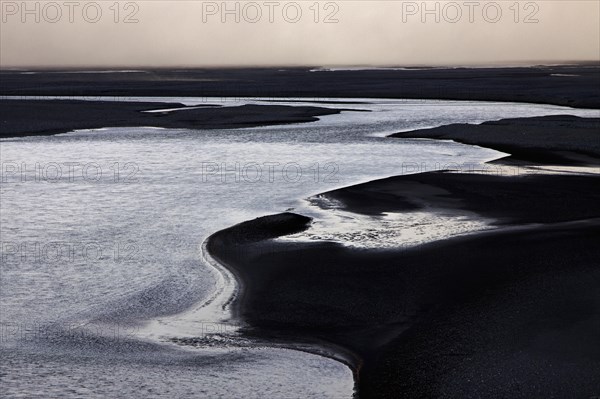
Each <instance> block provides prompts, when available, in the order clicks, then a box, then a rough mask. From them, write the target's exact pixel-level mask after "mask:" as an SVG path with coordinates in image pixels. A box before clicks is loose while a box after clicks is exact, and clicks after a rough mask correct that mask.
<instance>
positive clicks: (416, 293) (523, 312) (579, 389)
mask: <svg viewBox="0 0 600 399" xmlns="http://www.w3.org/2000/svg"><path fill="white" fill-rule="evenodd" d="M567 119H568V120H569V123H567V124H565V125H564V126H561V123H560V122H559V123H556V120H553V119H552V118H550V119H546V118H542V119H539V118H532V119H528V120H522V121H509V122H506V123H508V124H510V126H509V128H508V129H507V130H506V132H507V133H506V134H507V135H506V136H502V135H498V134H493V135H491V138H489V137H488V136H490V135H489V134H488V133H489V130H488V128H489V126H488V125H483V126H482V127H479V128H478V127H477V126H475V127H473V128H469V129H471V130H469V133H470V134H467V133H464V131H463V130H461V129H459V130H457V131H458V132H460V133H461V134H464V136H461V139H464V140H465V141H467V142H477V143H478V144H480V143H479V141H478V140H479V139H480V138H481V137H485V138H486V140H488V141H492V140H498V141H499V142H500V143H503V140H504V139H506V140H507V142H509V143H510V144H511V145H512V146H513V147H512V148H522V147H521V146H523V147H527V146H528V145H530V144H535V145H534V147H535V148H536V150H535V151H532V152H530V151H523V152H522V153H520V156H519V160H520V161H521V162H523V163H534V161H535V162H539V161H540V160H541V159H559V158H560V159H561V160H566V163H571V161H572V159H571V156H574V155H573V154H578V155H579V150H581V149H585V150H586V152H585V155H586V156H589V157H593V156H596V155H597V154H596V152H594V151H596V150H595V149H593V148H592V149H591V153H590V152H588V150H589V148H588V146H587V144H588V143H590V142H593V141H594V137H593V133H592V131H591V130H588V129H587V128H586V126H588V124H592V125H593V124H594V123H596V124H597V123H598V121H597V120H585V121H584V120H571V119H570V118H567ZM502 123H505V122H502ZM573 124H575V125H576V126H584V127H583V128H582V130H579V129H573V130H571V128H572V127H573ZM492 126H493V128H494V129H496V125H492ZM511 126H513V127H514V129H516V126H520V132H521V137H522V138H521V140H519V139H517V138H516V136H514V132H513V131H512V130H511ZM549 127H552V132H556V133H557V134H558V136H559V137H562V138H561V139H560V140H563V139H564V136H565V135H567V134H568V135H569V136H570V137H571V140H569V141H568V143H569V144H570V145H571V146H572V148H571V147H569V151H572V153H569V157H567V158H564V157H559V158H555V154H554V151H555V150H556V148H555V146H554V144H553V142H552V140H548V136H544V137H546V139H543V140H540V141H538V139H539V138H540V136H539V134H543V132H547V130H546V129H547V128H549ZM441 130H443V128H441ZM480 131H481V135H479V132H480ZM496 132H499V130H496ZM528 132H531V136H529V135H528ZM568 132H570V133H568ZM578 133H581V137H579V135H578ZM428 134H429V131H425V132H421V131H417V132H409V133H405V134H404V135H406V136H407V137H428ZM595 134H596V135H598V131H597V130H596V131H595ZM446 138H447V137H446ZM451 138H456V137H451ZM550 138H554V136H552V137H550ZM580 139H581V141H579V140H580ZM560 140H558V142H560ZM596 140H597V139H596ZM596 144H597V141H596ZM492 147H493V148H497V147H495V146H492ZM596 148H597V147H596ZM505 149H507V148H505ZM528 154H533V156H532V158H531V159H527V155H528ZM561 155H562V154H561ZM547 157H548V158H547ZM577 159H578V160H579V158H577ZM590 159H591V158H590ZM599 183H600V176H598V175H585V176H584V175H581V176H578V175H541V174H538V175H531V176H496V175H490V174H468V173H467V174H465V173H461V174H457V173H444V172H431V173H424V174H417V175H411V176H400V177H394V178H389V179H384V180H378V181H374V182H369V183H365V184H361V185H358V186H353V187H348V188H344V189H340V190H336V191H333V192H330V193H325V194H324V195H326V196H328V197H331V198H334V199H337V200H338V201H341V202H342V203H343V204H344V206H345V207H346V208H347V210H349V211H353V212H358V213H365V214H370V215H374V214H378V213H381V212H390V211H395V212H410V211H412V210H417V209H422V208H423V207H431V208H436V209H441V210H444V211H445V212H453V211H455V210H457V209H461V210H468V211H471V212H475V213H477V214H479V215H481V216H485V217H489V218H494V219H495V220H497V222H496V225H497V226H498V229H496V230H492V231H487V232H483V233H478V234H472V235H468V236H462V237H455V238H452V239H447V240H442V241H438V242H434V243H431V244H427V245H423V246H420V247H416V248H413V249H404V250H400V249H398V250H358V249H351V248H347V247H342V246H340V245H338V244H335V243H327V242H315V243H290V242H281V241H277V240H272V238H273V237H276V236H281V235H285V234H290V233H292V232H296V231H298V230H302V229H304V228H307V226H308V224H309V222H310V220H309V219H307V218H306V217H303V216H300V215H295V214H291V213H286V214H280V215H274V216H268V217H264V218H259V219H256V220H253V221H249V222H246V223H243V224H241V225H238V226H234V227H232V228H229V229H226V230H223V231H221V232H218V233H216V234H215V235H213V236H212V237H211V238H210V240H209V250H210V251H211V252H212V253H213V254H214V255H215V256H216V257H217V258H218V259H219V260H220V261H222V262H223V263H224V264H226V265H227V266H228V267H230V268H231V269H232V270H233V271H234V272H235V273H236V274H237V275H238V277H239V278H240V279H241V281H242V284H243V291H242V296H241V298H240V300H239V301H238V311H239V315H240V316H241V317H242V318H243V319H244V320H245V321H247V322H248V323H249V326H250V327H249V328H248V331H247V333H248V334H254V335H258V336H261V337H265V336H268V337H271V338H274V339H279V340H281V341H297V342H306V341H309V342H310V341H312V342H315V343H319V342H320V343H323V342H329V343H333V344H335V345H340V346H342V347H345V348H348V349H349V350H351V351H353V352H354V353H355V354H356V355H357V359H359V360H356V361H355V362H354V363H353V367H354V368H355V370H356V372H357V381H358V386H357V389H358V393H359V396H360V397H361V398H432V397H443V398H481V397H484V398H507V397H510V398H549V397H556V398H571V397H581V398H589V397H592V396H595V395H600V377H598V376H600V267H599V266H600V265H599V262H598V259H600V246H598V245H597V244H598V242H600V207H599V206H598V204H599V203H600V191H599V190H598V187H600V185H599Z"/></svg>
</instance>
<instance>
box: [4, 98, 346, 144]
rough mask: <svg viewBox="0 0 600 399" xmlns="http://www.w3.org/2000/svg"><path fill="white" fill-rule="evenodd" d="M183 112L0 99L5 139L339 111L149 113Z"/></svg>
mask: <svg viewBox="0 0 600 399" xmlns="http://www.w3.org/2000/svg"><path fill="white" fill-rule="evenodd" d="M172 108H184V106H183V105H181V104H172V103H150V102H148V103H134V102H122V101H116V102H109V101H57V100H54V101H53V100H35V101H28V100H0V137H21V136H33V135H47V134H56V133H64V132H68V131H71V130H75V129H98V128H102V127H134V126H153V127H163V128H172V129H233V128H239V127H253V126H266V125H278V124H285V123H298V122H312V121H315V120H317V119H318V118H317V116H321V115H331V114H337V113H339V112H340V110H335V109H329V108H320V107H291V106H281V105H242V106H237V107H219V106H210V105H206V106H202V107H201V108H197V107H196V106H194V107H189V108H190V109H185V110H180V111H173V112H164V113H163V112H158V113H148V112H143V111H148V110H161V109H172Z"/></svg>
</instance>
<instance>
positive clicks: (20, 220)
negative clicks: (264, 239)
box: [0, 98, 597, 397]
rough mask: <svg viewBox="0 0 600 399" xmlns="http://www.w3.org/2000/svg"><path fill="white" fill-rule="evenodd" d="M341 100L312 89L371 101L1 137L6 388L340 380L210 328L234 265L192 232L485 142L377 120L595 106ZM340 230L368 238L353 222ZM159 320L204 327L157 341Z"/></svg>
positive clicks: (468, 162) (473, 159)
mask: <svg viewBox="0 0 600 399" xmlns="http://www.w3.org/2000/svg"><path fill="white" fill-rule="evenodd" d="M94 99H96V98H94ZM119 100H129V101H133V100H136V99H135V98H129V99H119ZM143 100H144V101H148V99H147V98H144V99H143ZM153 100H154V101H165V100H166V99H165V98H155V99H153ZM168 100H170V101H173V102H183V103H185V104H189V105H196V104H203V103H210V104H222V105H225V106H234V105H239V104H242V103H264V102H261V100H260V99H235V100H234V99H207V98H198V99H189V98H188V99H181V98H172V99H168ZM319 100H324V99H319ZM292 101H293V100H292ZM346 101H349V100H346ZM356 101H368V102H369V103H368V104H347V105H343V106H342V105H339V104H335V105H333V104H331V105H326V106H328V107H332V108H342V107H343V108H346V109H357V110H370V111H372V112H352V111H347V112H343V113H342V114H341V115H331V116H326V117H322V118H321V120H319V121H318V122H313V123H306V124H294V125H286V126H270V127H263V128H248V129H236V130H205V131H193V130H169V129H156V128H118V129H116V128H110V129H100V130H97V131H77V132H71V133H67V134H62V135H57V136H52V137H29V138H22V139H8V140H3V141H2V142H1V145H0V156H1V159H2V186H1V195H2V212H1V215H0V217H1V227H0V233H1V236H2V237H1V241H2V270H1V272H2V279H1V281H0V314H1V317H2V320H1V328H2V330H1V338H2V339H1V342H2V349H1V351H2V359H3V360H2V362H1V364H0V367H1V370H0V381H1V382H0V384H1V385H2V389H3V391H4V392H6V393H7V395H8V396H15V397H18V396H19V395H25V393H27V394H26V395H25V396H27V397H32V396H36V395H37V396H39V397H48V396H58V395H60V396H62V397H80V396H82V395H83V396H85V397H161V396H162V397H204V396H213V397H214V396H218V395H227V396H234V397H350V396H351V395H352V389H353V381H352V373H351V372H350V370H349V369H348V368H347V367H346V366H345V365H343V364H342V363H339V362H337V361H335V360H332V359H329V358H325V357H320V356H317V355H314V354H308V353H305V352H300V351H293V350H289V349H282V348H273V347H271V348H269V347H265V346H264V344H256V345H252V344H248V345H243V346H240V345H237V344H231V341H229V340H223V339H222V337H224V336H225V337H227V336H228V337H235V336H236V328H235V324H236V323H232V321H231V320H229V319H228V317H229V314H228V311H227V308H225V309H223V305H224V304H225V302H226V300H227V299H228V296H229V293H231V292H233V291H234V290H235V281H232V280H231V278H230V276H227V274H226V273H225V275H224V274H222V273H221V272H219V270H217V269H215V268H214V267H213V266H211V264H210V257H209V256H207V254H205V253H203V251H202V243H203V242H204V240H205V239H206V238H207V237H208V236H209V235H210V234H212V233H214V232H216V231H218V230H220V229H223V228H225V227H228V226H230V225H232V224H235V223H239V222H242V221H244V220H248V219H251V218H254V217H257V216H261V215H265V214H270V213H276V212H282V211H285V210H287V209H292V208H293V209H295V210H296V211H297V212H299V213H303V214H307V215H309V216H319V215H321V216H322V211H321V210H320V209H316V208H314V207H310V206H308V204H307V203H306V202H305V201H302V199H303V198H307V197H309V196H311V195H314V194H317V193H320V192H324V191H328V190H331V189H334V188H338V187H343V186H347V185H351V184H354V183H358V182H364V181H368V180H372V179H375V178H382V177H387V176H392V175H398V174H402V173H417V172H420V171H425V170H436V169H443V168H447V167H454V168H456V167H459V168H470V167H474V166H476V165H480V164H481V163H482V162H485V161H487V160H490V159H494V158H497V157H499V156H501V155H502V154H501V153H498V152H496V151H492V150H488V149H482V148H479V147H474V146H466V145H462V144H458V143H453V142H448V141H429V140H404V139H391V138H385V137H384V136H385V134H389V133H393V132H397V131H401V130H410V129H415V128H420V127H430V126H437V125H442V124H447V123H455V122H471V123H478V122H483V121H486V120H493V119H500V118H505V117H517V116H534V115H547V114H565V113H567V114H573V115H581V116H597V111H585V110H573V109H569V108H564V107H555V106H541V105H531V104H502V103H485V102H451V101H409V100H356ZM271 104H272V102H271ZM283 104H288V105H295V104H300V103H294V102H291V103H290V102H285V103H283ZM301 104H302V105H306V103H301ZM315 105H322V104H315ZM175 112H179V111H175ZM453 222H456V220H453ZM364 223H367V222H366V221H364ZM415 223H416V224H417V225H418V224H419V223H421V224H422V222H419V220H416V221H415ZM338 227H340V226H338ZM431 227H432V226H431V225H428V226H427V229H425V230H428V231H429V232H430V233H431V231H432V230H431ZM341 228H342V231H340V230H339V229H338V230H335V234H340V235H341V236H342V237H345V236H344V234H346V233H348V234H350V233H351V230H352V229H356V224H352V226H351V227H348V229H347V231H345V232H344V231H343V228H344V226H341ZM396 228H397V227H394V226H393V225H392V227H391V231H393V230H395V229H396ZM416 228H417V230H418V226H417V227H416ZM444 234H453V232H450V233H448V232H446V233H444V231H442V230H441V229H440V230H439V231H437V232H433V234H430V235H431V237H430V238H428V239H436V238H440V237H443V236H444ZM327 238H333V239H335V235H333V236H331V237H327ZM350 238H351V241H352V242H354V243H357V242H358V244H359V245H361V244H362V245H366V246H368V245H369V244H368V241H367V240H366V239H363V240H362V241H361V236H360V234H351V236H350ZM396 238H397V237H395V239H396ZM215 293H221V295H215ZM177 337H208V338H211V340H209V341H210V342H211V343H210V345H205V346H202V347H200V348H191V347H181V346H177V345H174V344H172V343H170V340H171V339H172V338H177Z"/></svg>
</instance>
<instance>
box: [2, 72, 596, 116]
mask: <svg viewBox="0 0 600 399" xmlns="http://www.w3.org/2000/svg"><path fill="white" fill-rule="evenodd" d="M50 72H52V73H44V71H36V73H33V74H32V73H31V72H25V73H23V72H21V71H11V70H3V71H0V79H1V80H2V84H1V85H0V95H3V96H25V95H34V96H43V95H53V96H116V97H119V96H142V97H144V96H172V97H267V98H269V97H270V98H278V99H280V98H285V97H303V98H307V99H311V100H313V101H318V100H323V99H325V98H331V97H339V98H397V99H404V98H408V99H431V100H478V101H505V102H526V103H537V104H555V105H562V106H570V107H576V108H596V109H598V108H600V96H599V95H598V87H600V64H598V63H582V64H575V65H556V66H531V67H502V68H407V69H401V70H385V69H374V70H334V71H320V70H319V69H313V68H237V69H236V68H221V69H154V70H142V71H138V72H129V73H119V72H115V73H92V72H90V71H88V72H85V73H78V72H77V71H72V70H71V71H65V72H66V73H61V71H56V70H54V71H50Z"/></svg>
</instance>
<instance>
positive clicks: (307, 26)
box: [0, 0, 600, 68]
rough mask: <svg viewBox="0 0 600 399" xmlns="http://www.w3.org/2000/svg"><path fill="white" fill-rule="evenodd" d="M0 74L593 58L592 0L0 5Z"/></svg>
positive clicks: (105, 0) (596, 16)
mask: <svg viewBox="0 0 600 399" xmlns="http://www.w3.org/2000/svg"><path fill="white" fill-rule="evenodd" d="M0 3H1V4H0V6H1V8H0V9H1V13H2V15H1V18H2V19H1V22H0V23H1V26H0V66H1V67H3V68H10V67H31V68H36V67H38V68H40V67H143V66H147V67H196V66H198V67H202V66H272V65H282V66H284V65H285V66H288V65H309V66H352V65H373V66H390V65H398V66H411V65H512V64H522V63H544V62H547V63H553V62H563V61H580V60H586V61H589V60H596V61H597V60H600V22H599V21H600V1H598V0H584V1H579V0H575V1H562V0H540V1H516V0H508V1H507V0H505V1H502V0H497V1H495V2H493V1H469V0H461V1H455V2H452V1H427V2H422V1H418V2H412V1H400V0H387V1H378V0H374V1H371V0H341V1H315V0H309V1H295V2H294V1H269V0H267V1H256V2H253V1H239V2H235V1H229V2H225V3H224V2H221V1H218V2H212V1H197V0H172V1H161V0H146V1H119V2H117V1H115V0H97V1H95V2H94V1H72V0H59V1H55V2H52V1H31V0H30V1H27V2H22V1H5V0H2V1H0Z"/></svg>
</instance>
